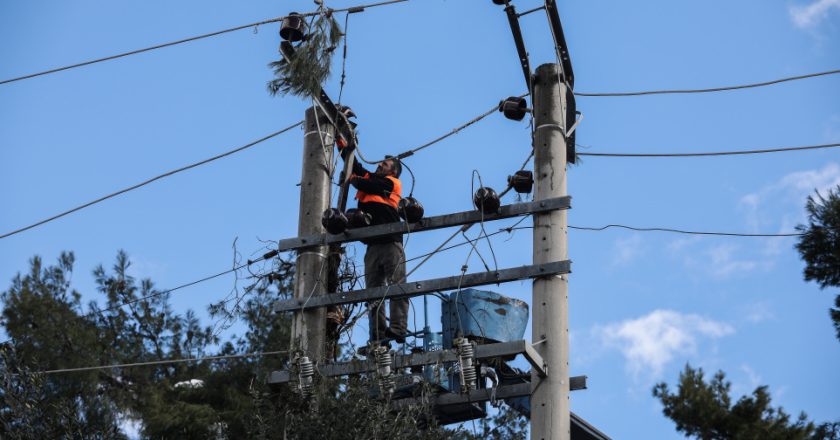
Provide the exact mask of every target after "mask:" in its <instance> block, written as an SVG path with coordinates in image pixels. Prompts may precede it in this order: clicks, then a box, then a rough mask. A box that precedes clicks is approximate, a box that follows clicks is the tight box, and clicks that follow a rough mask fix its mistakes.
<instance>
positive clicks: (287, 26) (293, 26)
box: [280, 12, 306, 43]
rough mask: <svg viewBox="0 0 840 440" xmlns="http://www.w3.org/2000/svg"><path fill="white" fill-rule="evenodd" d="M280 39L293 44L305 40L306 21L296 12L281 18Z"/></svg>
mask: <svg viewBox="0 0 840 440" xmlns="http://www.w3.org/2000/svg"><path fill="white" fill-rule="evenodd" d="M280 38H282V39H284V40H286V41H288V42H291V43H295V42H298V41H303V40H304V39H305V38H306V21H305V20H304V19H303V17H301V15H300V14H298V13H297V12H290V13H289V15H287V16H286V17H285V18H283V24H282V25H281V26H280Z"/></svg>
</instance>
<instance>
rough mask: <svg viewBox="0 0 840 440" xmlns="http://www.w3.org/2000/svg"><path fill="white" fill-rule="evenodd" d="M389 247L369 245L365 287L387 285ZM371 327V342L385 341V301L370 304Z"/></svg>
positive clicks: (366, 258)
mask: <svg viewBox="0 0 840 440" xmlns="http://www.w3.org/2000/svg"><path fill="white" fill-rule="evenodd" d="M386 246H387V245H382V244H371V245H368V247H367V251H366V252H365V287H367V288H371V287H379V286H384V285H386V283H387V281H388V274H387V273H386V270H385V269H386V268H385V265H384V264H383V260H384V258H383V257H385V256H386V255H385V252H384V251H385V249H383V248H385V247H386ZM370 307H371V309H370V313H369V314H368V317H369V321H370V322H369V325H370V340H371V341H378V340H381V339H385V329H386V328H387V327H388V324H387V322H386V318H385V307H384V304H383V301H377V302H374V303H371V304H370Z"/></svg>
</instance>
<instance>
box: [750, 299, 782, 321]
mask: <svg viewBox="0 0 840 440" xmlns="http://www.w3.org/2000/svg"><path fill="white" fill-rule="evenodd" d="M741 316H743V317H744V319H746V320H747V322H749V323H752V324H758V323H760V322H764V321H769V320H772V319H776V314H775V313H773V309H772V308H771V307H770V305H769V304H767V303H766V302H758V303H752V304H747V305H746V306H744V307H743V310H742V313H741Z"/></svg>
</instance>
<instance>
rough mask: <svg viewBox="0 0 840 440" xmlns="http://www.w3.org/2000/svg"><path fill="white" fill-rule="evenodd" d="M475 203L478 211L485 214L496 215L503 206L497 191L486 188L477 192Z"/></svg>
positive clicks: (474, 197)
mask: <svg viewBox="0 0 840 440" xmlns="http://www.w3.org/2000/svg"><path fill="white" fill-rule="evenodd" d="M473 203H474V204H475V207H476V208H478V210H480V211H481V212H483V213H485V214H495V213H496V212H497V211H498V210H499V206H501V205H502V202H501V201H500V200H499V195H498V194H496V191H493V188H489V187H484V186H482V187H481V188H479V189H478V191H476V192H475V195H474V196H473Z"/></svg>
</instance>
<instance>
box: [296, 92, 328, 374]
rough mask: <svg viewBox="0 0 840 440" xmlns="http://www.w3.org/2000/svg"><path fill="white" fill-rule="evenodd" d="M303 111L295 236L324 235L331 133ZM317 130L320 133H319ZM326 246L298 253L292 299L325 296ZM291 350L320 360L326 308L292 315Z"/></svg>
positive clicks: (324, 122)
mask: <svg viewBox="0 0 840 440" xmlns="http://www.w3.org/2000/svg"><path fill="white" fill-rule="evenodd" d="M315 113H316V112H315V108H309V109H308V110H307V111H306V120H305V123H304V132H305V134H304V137H303V170H302V172H301V178H300V220H299V221H298V236H304V235H310V234H319V233H323V232H324V227H323V226H321V215H322V214H323V213H324V211H325V210H326V209H327V208H329V207H330V195H331V192H330V167H331V166H332V158H333V136H335V131H334V128H333V126H332V125H330V124H329V122H328V121H327V120H326V118H325V117H324V115H323V114H321V111H320V110H319V111H318V115H317V117H319V118H320V119H318V120H316V119H315V118H316V114H315ZM319 128H320V131H319ZM327 252H328V250H327V246H313V247H309V248H306V249H303V250H301V251H299V252H298V256H297V262H296V263H297V264H296V271H295V290H294V295H295V298H302V299H303V300H304V301H306V299H307V298H309V297H310V296H317V295H323V294H325V293H327V280H328V277H329V271H330V267H329V261H328V258H327ZM292 329H293V330H292V345H291V347H292V349H293V350H294V349H301V350H303V351H304V352H305V353H306V355H307V356H309V358H310V359H312V360H313V361H316V362H323V361H324V352H325V351H324V349H325V346H326V309H324V308H312V309H304V310H303V311H302V312H296V313H295V316H294V318H293V324H292Z"/></svg>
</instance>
